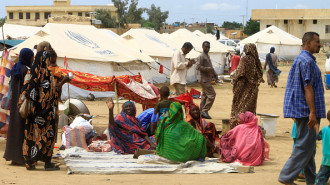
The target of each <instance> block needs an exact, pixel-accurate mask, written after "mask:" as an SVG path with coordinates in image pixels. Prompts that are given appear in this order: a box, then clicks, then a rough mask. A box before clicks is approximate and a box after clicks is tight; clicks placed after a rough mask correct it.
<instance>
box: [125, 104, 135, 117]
mask: <svg viewBox="0 0 330 185" xmlns="http://www.w3.org/2000/svg"><path fill="white" fill-rule="evenodd" d="M128 104H132V105H133V107H134V117H135V116H136V106H135V103H134V102H132V101H127V102H125V103H124V104H123V106H122V111H123V112H124V110H125V107H126V105H128ZM125 114H126V113H125Z"/></svg>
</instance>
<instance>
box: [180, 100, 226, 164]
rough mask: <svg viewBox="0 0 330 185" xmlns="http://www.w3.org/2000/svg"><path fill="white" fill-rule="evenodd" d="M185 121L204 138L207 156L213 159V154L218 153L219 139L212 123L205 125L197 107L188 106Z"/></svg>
mask: <svg viewBox="0 0 330 185" xmlns="http://www.w3.org/2000/svg"><path fill="white" fill-rule="evenodd" d="M186 121H187V122H188V123H189V124H190V125H191V126H193V127H194V129H196V130H197V131H198V132H199V133H201V134H202V135H203V136H204V137H205V138H206V142H207V143H206V145H207V155H208V156H212V157H213V153H218V151H219V144H220V138H219V135H218V134H217V130H216V128H215V125H214V123H212V122H209V123H207V122H206V121H205V119H203V118H202V116H201V112H200V109H199V107H198V105H196V104H191V105H190V106H189V110H188V114H187V118H186Z"/></svg>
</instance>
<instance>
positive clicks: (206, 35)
mask: <svg viewBox="0 0 330 185" xmlns="http://www.w3.org/2000/svg"><path fill="white" fill-rule="evenodd" d="M193 33H194V34H195V35H197V36H199V37H201V38H203V39H208V40H217V37H216V36H215V35H212V34H210V33H207V34H205V33H203V32H201V31H200V30H195V31H194V32H193Z"/></svg>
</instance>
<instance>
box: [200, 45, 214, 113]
mask: <svg viewBox="0 0 330 185" xmlns="http://www.w3.org/2000/svg"><path fill="white" fill-rule="evenodd" d="M202 47H203V53H202V54H200V55H199V57H198V58H197V66H196V69H197V71H198V81H199V83H200V84H201V86H202V88H203V93H202V98H201V104H200V110H201V115H202V117H203V118H205V119H212V118H211V116H210V115H209V113H208V111H209V110H210V109H211V107H212V105H213V103H214V100H215V96H216V93H215V91H214V88H213V87H212V84H211V81H212V78H213V77H215V79H217V74H216V73H215V71H214V68H213V66H212V63H211V59H210V56H209V54H208V53H209V51H210V42H208V41H204V42H203V45H202Z"/></svg>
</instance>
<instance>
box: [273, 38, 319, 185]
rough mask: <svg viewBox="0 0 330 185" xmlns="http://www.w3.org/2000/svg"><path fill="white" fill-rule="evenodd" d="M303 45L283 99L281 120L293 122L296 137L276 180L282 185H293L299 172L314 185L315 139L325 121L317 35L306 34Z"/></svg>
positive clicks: (307, 182)
mask: <svg viewBox="0 0 330 185" xmlns="http://www.w3.org/2000/svg"><path fill="white" fill-rule="evenodd" d="M302 42H303V50H302V51H301V53H300V54H299V56H298V57H297V58H296V59H295V60H294V62H293V64H292V67H291V70H290V73H289V77H288V81H287V87H286V91H285V96H284V106H283V112H284V117H285V118H295V120H296V127H297V133H298V134H297V139H296V144H295V147H294V148H293V150H292V154H291V156H290V158H289V159H288V160H287V162H286V163H285V165H284V167H283V168H282V171H281V173H280V176H279V178H278V180H279V182H281V183H283V184H293V181H294V179H295V178H296V177H297V176H298V175H299V173H300V171H301V170H304V174H305V179H306V184H314V183H315V179H316V167H315V152H316V136H317V133H318V130H319V124H320V119H321V118H325V117H326V113H325V101H324V89H323V83H322V76H321V71H320V69H319V67H318V66H317V64H316V60H315V57H314V56H313V54H314V53H318V52H319V51H320V38H319V34H317V33H315V32H306V33H305V34H304V36H303V38H302Z"/></svg>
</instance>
